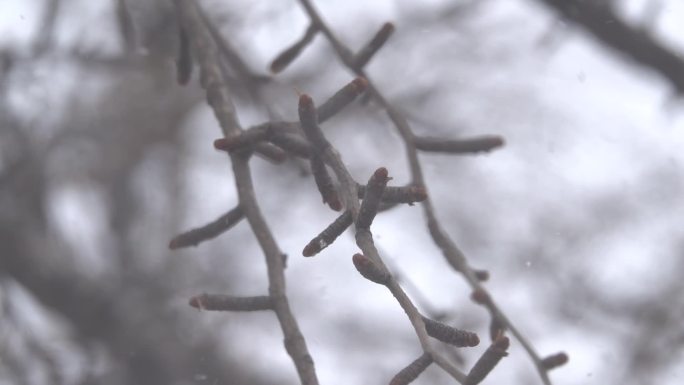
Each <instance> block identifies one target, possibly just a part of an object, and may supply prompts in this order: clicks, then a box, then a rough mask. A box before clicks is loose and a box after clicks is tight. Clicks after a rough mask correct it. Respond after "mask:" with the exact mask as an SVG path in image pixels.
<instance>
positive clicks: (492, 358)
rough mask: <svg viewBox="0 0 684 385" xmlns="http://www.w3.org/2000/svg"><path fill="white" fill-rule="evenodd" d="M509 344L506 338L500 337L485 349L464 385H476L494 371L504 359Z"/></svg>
mask: <svg viewBox="0 0 684 385" xmlns="http://www.w3.org/2000/svg"><path fill="white" fill-rule="evenodd" d="M509 344H510V342H509V341H508V338H507V337H501V338H499V339H497V340H496V341H494V342H492V344H491V345H490V346H489V347H488V348H487V350H486V351H485V352H484V353H483V354H482V356H480V359H479V360H477V362H476V363H475V365H474V366H473V368H472V369H470V372H468V378H467V379H466V381H465V383H464V385H477V384H479V383H480V382H482V380H484V379H485V377H487V375H488V374H489V373H490V372H491V371H492V369H494V367H495V366H496V364H498V363H499V361H501V359H502V358H504V357H506V356H507V355H508V353H507V352H506V350H508V346H509Z"/></svg>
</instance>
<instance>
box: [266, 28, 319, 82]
mask: <svg viewBox="0 0 684 385" xmlns="http://www.w3.org/2000/svg"><path fill="white" fill-rule="evenodd" d="M316 32H318V28H316V26H315V25H313V24H312V25H310V26H309V28H307V29H306V32H305V33H304V36H302V37H301V39H299V40H298V41H297V42H296V43H294V44H293V45H292V46H291V47H290V48H288V49H286V50H285V51H283V52H282V53H281V54H280V55H278V57H277V58H276V59H275V60H273V63H271V72H273V73H278V72H280V71H282V70H284V69H285V67H287V66H288V65H289V64H290V63H292V61H293V60H294V59H296V58H297V56H299V54H300V53H301V52H302V50H303V49H304V47H306V46H307V45H309V43H311V41H312V40H313V38H314V37H315V36H316Z"/></svg>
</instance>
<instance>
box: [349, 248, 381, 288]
mask: <svg viewBox="0 0 684 385" xmlns="http://www.w3.org/2000/svg"><path fill="white" fill-rule="evenodd" d="M352 262H354V267H356V270H358V271H359V273H361V275H362V276H363V277H364V278H366V279H367V280H369V281H373V282H375V283H378V284H380V285H386V284H387V283H388V282H389V280H390V274H389V272H387V271H384V270H383V269H382V268H380V267H379V266H378V265H376V264H375V262H373V261H371V260H370V258H368V257H366V256H365V255H363V254H358V253H357V254H354V256H353V257H352Z"/></svg>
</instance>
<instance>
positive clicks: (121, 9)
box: [116, 0, 136, 54]
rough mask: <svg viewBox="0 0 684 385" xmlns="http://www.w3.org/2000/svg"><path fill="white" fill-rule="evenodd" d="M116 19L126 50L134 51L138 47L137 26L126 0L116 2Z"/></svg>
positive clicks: (127, 51) (128, 51)
mask: <svg viewBox="0 0 684 385" xmlns="http://www.w3.org/2000/svg"><path fill="white" fill-rule="evenodd" d="M116 20H117V26H118V27H119V34H120V35H121V40H122V42H123V47H124V52H126V53H129V54H130V53H133V52H135V49H136V36H135V26H134V25H133V20H132V19H131V14H130V12H129V10H128V5H126V0H118V1H117V2H116Z"/></svg>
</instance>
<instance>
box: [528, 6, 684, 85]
mask: <svg viewBox="0 0 684 385" xmlns="http://www.w3.org/2000/svg"><path fill="white" fill-rule="evenodd" d="M536 1H537V2H539V3H542V4H544V5H546V6H547V7H549V8H551V9H553V10H555V11H556V12H558V13H559V14H560V15H562V16H563V17H564V18H566V19H568V20H570V21H572V22H574V23H575V24H577V25H578V26H580V27H582V28H583V29H584V30H586V31H587V32H589V33H590V34H592V35H593V36H594V37H595V38H597V39H598V41H599V42H601V43H603V44H604V45H606V46H608V47H610V48H612V49H614V50H615V51H617V52H618V53H620V54H622V55H623V56H625V57H627V58H629V59H632V60H633V61H635V62H637V63H639V64H641V65H644V66H646V67H649V68H651V69H652V70H654V71H656V72H658V73H659V74H660V75H661V76H663V77H664V78H666V79H667V80H668V81H669V82H670V83H672V85H673V86H674V87H675V88H676V89H677V91H679V93H684V59H682V57H681V55H679V54H677V53H675V52H673V51H672V50H671V49H669V48H667V47H665V46H664V45H662V44H661V43H660V42H658V41H656V40H655V39H654V38H653V37H652V36H650V35H649V34H648V33H647V32H646V31H644V30H642V29H637V28H634V27H632V26H630V25H629V24H627V23H626V22H624V21H622V20H621V19H620V18H619V17H618V16H617V15H616V14H615V12H614V11H613V9H612V8H611V7H612V6H611V4H610V2H607V1H582V0H536Z"/></svg>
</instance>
